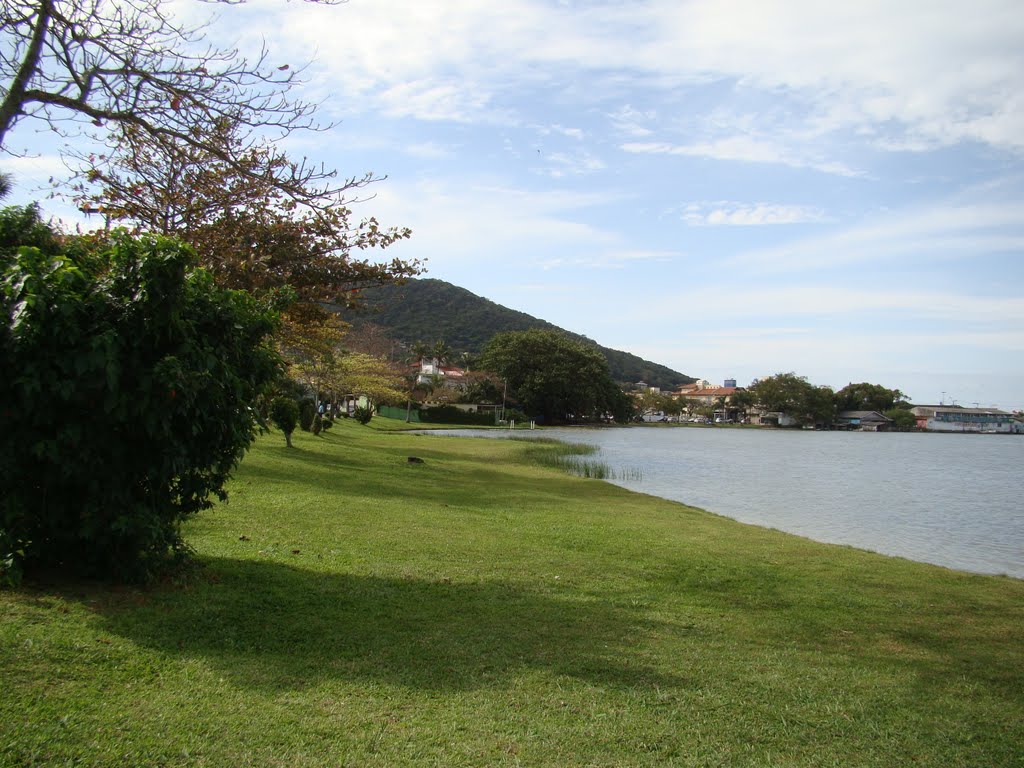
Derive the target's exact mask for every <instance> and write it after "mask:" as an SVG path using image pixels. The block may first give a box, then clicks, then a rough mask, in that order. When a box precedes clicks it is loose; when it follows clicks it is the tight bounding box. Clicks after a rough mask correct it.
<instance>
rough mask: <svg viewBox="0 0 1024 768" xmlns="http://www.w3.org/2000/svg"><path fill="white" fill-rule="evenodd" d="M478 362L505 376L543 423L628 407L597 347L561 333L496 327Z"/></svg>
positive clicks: (619, 413)
mask: <svg viewBox="0 0 1024 768" xmlns="http://www.w3.org/2000/svg"><path fill="white" fill-rule="evenodd" d="M480 366H481V368H483V369H485V370H489V371H492V372H494V373H496V374H498V375H499V376H501V377H502V378H503V379H505V380H506V381H507V382H508V386H509V389H510V390H511V391H512V392H513V393H514V395H515V397H516V399H517V400H518V401H519V402H520V403H521V404H522V406H523V409H524V410H525V411H527V412H528V413H530V414H533V415H535V416H539V417H541V418H542V419H544V421H545V422H547V423H561V422H566V421H582V420H588V419H600V418H603V417H604V415H605V414H606V413H612V414H613V415H614V416H615V418H617V419H621V418H628V415H629V414H630V413H631V406H630V402H629V400H630V398H629V396H628V395H626V394H625V393H623V392H622V391H621V390H620V389H619V387H618V386H617V385H616V384H615V382H614V381H612V379H611V377H610V376H609V375H608V362H607V361H606V360H605V358H604V356H603V355H602V354H601V353H600V352H599V351H598V350H597V348H596V347H593V346H590V345H588V344H583V343H581V342H578V341H573V340H572V339H570V338H568V337H567V336H564V335H562V334H560V333H556V332H553V331H542V330H527V331H509V332H506V333H499V334H497V335H496V336H495V337H494V338H493V339H491V341H490V342H489V343H488V345H487V347H486V348H485V349H484V352H483V355H482V356H481V359H480Z"/></svg>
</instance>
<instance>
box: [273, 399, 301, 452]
mask: <svg viewBox="0 0 1024 768" xmlns="http://www.w3.org/2000/svg"><path fill="white" fill-rule="evenodd" d="M270 420H271V421H273V422H274V425H275V426H276V427H277V428H278V429H280V430H281V431H282V432H284V441H285V443H286V444H287V445H288V447H289V448H291V447H292V432H294V431H295V427H297V426H298V424H299V404H298V403H296V402H295V401H294V400H292V399H291V398H290V397H284V396H281V397H275V398H274V401H273V402H272V403H271V404H270Z"/></svg>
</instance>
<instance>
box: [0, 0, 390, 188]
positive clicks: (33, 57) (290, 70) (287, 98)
mask: <svg viewBox="0 0 1024 768" xmlns="http://www.w3.org/2000/svg"><path fill="white" fill-rule="evenodd" d="M311 1H312V2H321V3H324V4H333V2H336V0H311ZM215 2H218V3H220V4H228V5H231V4H234V3H233V1H232V0H215ZM206 31H207V29H206V26H205V25H200V26H197V27H185V26H182V25H180V24H178V23H177V22H176V21H175V20H174V19H172V18H171V17H170V15H169V14H168V12H167V10H166V3H165V0H117V2H113V1H112V0H4V2H3V5H2V6H0V149H4V148H7V143H8V141H7V140H8V136H9V134H10V132H11V131H12V130H13V129H14V128H15V127H16V126H17V125H18V124H19V123H21V122H22V121H24V120H36V121H42V122H44V123H46V124H48V125H49V127H50V128H52V129H54V130H57V131H59V130H60V125H61V124H62V123H64V122H65V121H67V120H68V119H69V118H70V119H72V120H74V121H77V122H79V123H82V124H83V125H84V124H86V123H91V124H92V125H93V126H95V127H96V128H115V127H118V126H120V127H125V126H132V127H134V128H136V129H138V130H140V131H143V132H145V133H146V134H149V135H150V136H151V137H153V138H154V139H155V140H159V141H165V143H166V146H167V147H168V148H169V149H173V148H174V147H179V148H181V149H182V150H185V149H186V148H191V149H196V150H201V151H203V152H206V153H208V154H210V155H212V156H214V157H217V158H218V159H219V160H220V161H222V162H223V163H225V164H226V165H228V166H229V167H232V168H234V169H235V170H236V171H237V172H239V173H243V174H252V173H257V172H259V173H269V174H270V175H269V176H266V175H264V176H263V177H262V178H261V181H264V182H265V181H270V182H271V183H272V185H273V186H274V187H275V188H276V189H278V190H280V191H281V192H283V193H284V194H286V195H287V196H289V197H291V198H293V199H296V200H297V201H299V202H302V203H305V204H307V205H310V206H312V207H322V206H323V205H324V204H325V201H326V200H329V199H330V198H331V197H332V196H339V198H340V199H343V196H344V194H345V193H346V192H348V191H350V190H352V189H354V188H358V187H359V186H361V185H363V184H365V183H367V182H369V181H372V180H373V177H372V176H371V177H369V178H357V179H340V180H339V179H337V175H336V173H335V172H334V171H333V170H328V169H326V168H324V167H323V166H315V165H312V164H309V163H307V162H306V161H305V160H303V161H301V162H298V163H292V162H286V161H282V162H271V164H270V166H269V167H268V168H264V169H260V170H259V171H256V170H254V169H253V168H252V167H251V164H248V163H246V162H245V158H246V156H247V153H248V151H249V150H250V149H251V148H252V147H254V146H257V145H261V144H262V143H263V142H265V139H266V138H268V137H270V138H275V139H280V138H283V137H286V136H288V135H290V134H291V133H293V132H296V131H303V130H313V131H319V130H326V129H328V128H330V127H331V126H330V125H322V124H320V123H318V122H317V121H316V119H315V112H316V107H317V105H316V104H314V103H311V102H306V101H302V100H298V99H293V98H292V91H293V88H294V87H295V86H296V85H297V84H299V83H300V82H301V80H300V78H301V75H302V72H303V68H302V67H301V66H299V67H294V66H291V65H289V64H281V65H280V66H274V65H273V64H272V63H271V61H270V59H269V53H268V51H267V49H266V48H265V47H264V48H263V49H262V50H261V51H260V53H259V55H258V56H257V57H256V59H255V60H252V61H250V60H249V59H247V58H246V57H244V56H240V54H239V52H238V51H236V50H225V49H219V48H216V47H213V46H210V45H209V44H208V43H207V42H206ZM223 121H230V123H231V125H232V126H234V128H235V130H236V133H237V135H241V136H242V138H243V141H241V142H240V143H238V144H237V145H233V147H232V148H231V149H232V150H233V152H225V149H224V147H222V146H217V145H215V144H210V143H208V142H207V141H206V140H205V138H204V136H206V135H207V133H208V132H204V131H199V132H197V131H196V130H195V128H196V126H205V127H209V126H216V125H218V123H221V122H223ZM263 146H266V145H265V144H263ZM268 159H269V160H271V161H276V160H278V159H281V160H283V156H281V155H279V154H277V153H274V152H273V151H272V152H270V154H269V155H268Z"/></svg>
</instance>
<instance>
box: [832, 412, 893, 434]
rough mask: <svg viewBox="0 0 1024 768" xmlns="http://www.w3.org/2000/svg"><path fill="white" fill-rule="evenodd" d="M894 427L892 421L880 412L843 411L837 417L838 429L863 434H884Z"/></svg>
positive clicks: (836, 426) (836, 424) (836, 425)
mask: <svg viewBox="0 0 1024 768" xmlns="http://www.w3.org/2000/svg"><path fill="white" fill-rule="evenodd" d="M890 426H892V419H890V418H887V417H886V416H884V415H883V414H881V413H879V412H878V411H841V412H840V413H839V415H837V416H836V420H835V428H836V429H854V430H860V431H861V432H884V431H886V430H888V429H889V427H890Z"/></svg>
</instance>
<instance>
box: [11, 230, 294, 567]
mask: <svg viewBox="0 0 1024 768" xmlns="http://www.w3.org/2000/svg"><path fill="white" fill-rule="evenodd" d="M0 218H3V217H0ZM8 218H17V217H8ZM31 230H32V228H29V231H31ZM62 246H63V247H62V249H61V250H60V251H59V252H56V253H53V252H45V251H42V250H40V249H39V248H37V247H29V246H22V247H19V248H13V247H6V248H3V249H0V303H2V306H3V312H4V313H5V316H6V317H7V322H6V323H5V324H4V327H3V330H2V334H0V368H2V369H3V371H4V376H2V377H0V402H2V403H3V410H2V412H0V431H2V433H3V435H4V440H3V441H2V443H0V561H9V562H13V561H15V560H17V561H18V563H19V564H20V565H24V566H25V567H26V568H36V567H38V568H58V569H66V570H76V571H84V572H86V573H88V574H89V575H93V576H114V577H117V578H124V579H129V580H143V579H146V578H149V577H152V576H153V575H155V574H156V573H157V572H158V571H159V570H160V568H161V566H162V565H163V564H164V563H166V562H167V560H168V558H169V557H172V556H173V555H174V554H175V553H177V552H180V551H181V549H182V547H183V544H182V541H181V538H180V535H179V532H178V526H179V524H180V522H181V521H182V520H184V519H185V518H187V517H189V516H190V515H193V514H194V513H196V512H197V511H199V510H201V509H204V508H207V507H209V506H210V505H211V503H212V501H211V499H212V498H223V497H224V495H225V494H224V484H225V482H226V481H227V478H228V476H229V474H230V472H231V471H232V469H233V468H234V466H235V464H236V463H237V462H238V460H239V459H240V458H241V456H242V453H243V452H244V450H245V448H246V447H247V446H248V445H249V444H250V443H251V442H252V440H253V439H254V438H255V436H256V433H257V430H258V422H257V419H256V418H255V406H256V405H257V400H258V398H259V397H260V396H261V395H262V394H263V393H264V391H265V390H266V388H267V387H268V386H269V385H270V383H271V382H272V381H273V380H274V379H276V377H277V376H278V375H279V371H280V369H279V359H278V356H277V355H276V354H275V353H274V351H273V350H272V349H271V348H270V346H269V344H268V342H267V338H268V336H269V335H270V334H271V333H272V331H273V330H274V328H275V325H276V312H275V311H274V310H273V308H271V307H269V306H267V305H266V304H262V303H260V302H258V301H256V300H255V299H254V298H253V297H252V296H250V295H249V294H246V293H243V292H240V291H232V290H228V289H224V288H221V287H219V286H217V285H216V284H215V283H214V281H213V279H212V277H211V276H210V274H209V273H208V272H206V271H204V270H201V269H195V268H194V261H193V260H194V256H193V254H192V253H191V252H190V251H189V249H188V248H187V247H185V246H183V245H182V244H180V243H178V242H176V241H173V240H169V239H167V238H161V237H158V236H142V237H131V236H129V235H127V234H124V233H118V234H115V235H113V236H111V237H109V238H105V237H100V238H95V237H78V238H67V239H64V240H63V242H62ZM15 555H16V556H15Z"/></svg>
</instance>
